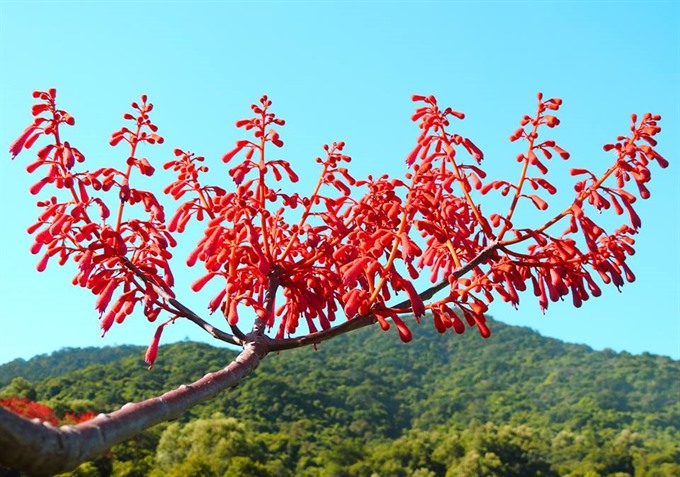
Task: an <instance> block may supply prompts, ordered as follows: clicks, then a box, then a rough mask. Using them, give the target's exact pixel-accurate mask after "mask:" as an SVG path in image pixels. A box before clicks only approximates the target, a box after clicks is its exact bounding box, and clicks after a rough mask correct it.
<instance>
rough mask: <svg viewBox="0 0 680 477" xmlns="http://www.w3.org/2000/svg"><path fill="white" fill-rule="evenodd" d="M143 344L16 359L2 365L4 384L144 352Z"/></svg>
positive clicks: (0, 376) (68, 350)
mask: <svg viewBox="0 0 680 477" xmlns="http://www.w3.org/2000/svg"><path fill="white" fill-rule="evenodd" d="M143 352H144V348H143V347H142V346H132V345H124V346H114V347H112V346H106V347H103V348H95V347H90V348H64V349H61V350H59V351H55V352H54V353H51V354H43V355H40V356H35V357H33V358H31V359H30V360H28V361H26V360H25V359H15V360H13V361H10V362H9V363H5V364H3V365H0V387H2V386H6V385H7V384H9V382H10V381H12V379H13V378H15V377H16V376H22V377H23V378H25V379H27V380H29V381H39V380H41V379H45V378H48V377H51V376H60V375H62V374H65V373H68V372H69V371H73V370H75V369H81V368H84V367H86V366H89V365H91V364H104V363H110V362H111V361H116V360H119V359H120V358H123V357H125V356H130V355H133V354H139V353H143Z"/></svg>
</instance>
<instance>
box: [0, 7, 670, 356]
mask: <svg viewBox="0 0 680 477" xmlns="http://www.w3.org/2000/svg"><path fill="white" fill-rule="evenodd" d="M0 5H1V10H0V22H1V23H0V25H1V31H0V41H1V44H0V102H1V104H0V145H2V148H3V151H6V150H7V147H8V145H9V144H10V142H11V141H12V140H13V139H14V138H15V137H16V136H17V135H18V134H19V133H20V132H21V131H22V130H23V128H24V127H25V126H26V125H27V124H28V123H29V122H30V120H31V117H30V114H29V111H30V106H31V104H32V98H31V96H30V95H31V91H33V90H34V89H46V88H49V87H56V88H58V91H59V95H58V99H59V104H60V105H61V106H62V107H64V108H66V109H67V110H68V111H69V112H71V113H72V114H73V115H74V116H75V118H76V127H75V128H70V130H69V131H68V133H67V134H68V137H67V139H68V140H69V141H70V142H71V143H72V144H74V145H76V146H77V147H78V148H80V149H81V150H82V151H83V152H84V153H85V155H86V157H88V160H90V161H91V163H92V166H91V167H95V165H99V164H104V163H106V164H108V163H116V162H117V163H118V164H122V162H123V161H124V159H125V157H124V154H125V151H124V150H123V149H122V148H120V149H112V148H111V147H109V146H108V138H109V136H110V134H111V132H113V131H114V130H116V129H117V128H119V127H120V125H121V124H122V122H121V121H122V120H121V115H122V113H123V112H125V111H127V109H128V106H129V103H130V102H131V101H132V100H135V99H137V98H138V97H139V95H140V94H141V93H147V94H148V95H149V97H150V98H151V101H152V102H153V103H154V104H155V106H156V108H155V110H154V112H153V114H154V116H153V118H154V121H155V123H156V124H158V125H159V127H160V133H161V134H162V135H163V136H164V137H165V139H166V142H165V144H164V145H163V146H161V147H155V148H149V149H147V150H145V151H144V154H145V155H146V156H147V157H149V158H150V160H151V161H152V163H154V164H156V165H158V166H160V165H161V164H162V163H163V162H165V161H166V160H168V158H169V157H170V156H171V153H172V149H173V148H175V147H181V148H185V149H190V150H192V151H195V152H197V153H199V154H202V155H205V156H206V157H208V159H209V161H211V162H212V163H213V164H214V165H215V167H219V163H220V161H219V158H220V157H221V154H223V153H224V152H225V151H227V150H228V149H230V148H231V146H232V144H233V142H234V140H235V139H236V138H237V136H236V133H235V131H234V128H233V123H234V121H235V120H237V119H240V118H242V117H247V114H248V112H249V109H248V107H249V105H250V103H251V102H253V101H255V100H257V98H259V96H260V95H261V94H263V93H266V94H268V95H269V96H270V97H271V98H272V99H273V100H274V107H275V111H276V112H277V113H278V114H279V115H280V116H281V117H284V118H285V119H286V120H287V121H288V123H287V126H286V127H285V128H284V130H283V131H282V136H283V139H284V140H285V141H286V147H285V148H284V150H283V153H282V154H283V156H284V157H285V158H286V159H288V160H289V161H291V162H293V163H294V165H295V166H296V167H298V168H299V169H301V170H302V171H303V172H304V173H305V175H306V177H310V178H311V177H312V175H313V172H314V166H315V164H314V162H313V159H314V157H316V155H318V154H319V153H320V152H321V145H322V144H324V143H326V142H330V141H333V140H344V141H346V143H347V145H348V146H347V151H348V152H349V153H350V154H351V155H352V156H353V157H354V163H353V167H354V171H355V174H356V175H357V176H365V175H366V174H369V173H374V174H379V173H382V172H388V173H390V174H391V175H397V176H398V175H401V174H403V172H404V157H405V155H406V154H407V153H408V151H409V150H410V149H411V148H412V147H413V145H414V140H415V137H416V135H417V130H416V128H415V126H414V125H413V124H412V123H411V122H410V120H409V116H410V114H411V112H412V109H413V104H412V103H411V102H410V99H409V98H410V95H411V94H413V93H418V94H435V95H436V96H437V97H438V98H439V101H440V103H441V104H443V105H450V106H452V107H454V108H455V109H457V110H461V111H464V112H465V113H466V114H467V119H466V120H465V121H464V122H462V123H460V130H461V132H462V133H463V134H465V135H467V136H470V137H471V138H472V139H473V140H474V141H475V142H476V143H477V144H478V145H479V146H480V147H481V148H482V149H483V150H484V151H485V153H486V168H487V170H488V171H490V173H491V175H492V176H494V177H497V178H499V177H506V178H507V177H510V178H513V177H516V176H517V174H518V171H517V169H516V163H515V161H514V157H515V155H516V154H517V152H518V150H517V148H516V145H512V144H510V143H509V142H508V140H507V138H508V136H509V135H510V133H512V131H514V129H515V128H516V127H517V124H518V121H519V120H520V118H521V117H522V115H523V114H525V113H531V112H533V111H534V108H535V95H536V93H537V92H538V91H543V92H544V93H545V94H546V95H548V96H557V97H561V98H563V100H564V107H563V109H562V111H561V114H560V118H561V119H562V125H561V126H560V127H559V128H558V130H557V131H555V137H556V138H557V139H558V140H559V143H560V144H561V145H562V146H563V147H565V148H566V149H567V150H569V151H570V152H571V153H572V159H571V160H570V162H569V163H568V164H566V165H563V164H558V163H555V164H554V172H555V175H552V176H551V179H552V180H554V182H555V184H556V185H557V186H558V187H559V188H560V190H561V191H562V192H565V193H567V194H568V193H569V191H570V190H571V184H572V181H571V179H570V178H569V177H567V176H562V178H560V177H559V173H560V172H561V173H565V172H566V171H567V170H568V168H569V167H581V166H585V167H590V168H593V169H596V170H597V169H598V168H600V169H599V170H601V168H603V167H605V164H606V161H607V160H608V159H610V156H607V155H606V154H604V153H603V152H602V148H601V147H602V144H604V143H606V142H611V141H612V140H613V139H614V138H615V136H616V135H618V134H621V133H626V132H627V131H628V127H629V117H630V114H631V113H633V112H637V113H644V112H646V111H651V112H653V113H657V114H661V115H662V116H663V121H662V126H663V128H664V131H663V133H662V134H661V135H660V146H659V151H660V152H661V153H662V154H664V155H665V156H666V157H667V158H668V159H669V160H670V161H671V166H670V167H669V168H668V169H667V170H665V171H660V170H659V169H658V168H657V167H653V168H652V171H653V174H654V176H655V177H654V180H653V183H652V186H651V190H652V198H651V200H649V201H647V202H645V203H642V204H640V205H639V209H638V210H639V212H640V214H641V216H642V217H643V227H642V230H641V234H640V235H639V236H638V243H637V250H638V253H637V254H636V255H635V256H634V257H633V258H632V259H631V261H630V263H631V266H632V268H633V270H634V271H635V273H636V274H637V277H638V280H637V281H636V282H635V283H634V284H630V285H626V286H625V287H624V288H623V290H622V292H621V293H619V292H617V290H616V289H615V288H611V289H606V290H605V293H604V295H603V296H602V297H600V298H599V299H595V300H590V301H588V302H586V303H585V305H584V306H583V307H582V308H581V309H578V310H576V309H574V308H572V307H571V305H570V304H569V303H568V302H565V303H564V304H556V305H551V308H550V309H549V311H548V313H546V314H545V316H543V315H542V314H541V312H540V311H539V309H538V306H537V304H536V303H535V301H534V300H533V299H532V297H530V296H526V297H525V298H524V301H523V304H522V305H521V306H520V309H519V311H515V310H513V309H512V308H511V307H509V306H505V305H503V304H501V303H498V304H494V306H493V307H492V309H491V313H492V315H493V316H494V317H495V318H497V319H499V320H502V321H506V322H509V323H514V324H522V325H526V326H529V327H532V328H535V329H537V330H539V331H540V332H541V333H543V334H544V335H547V336H553V337H557V338H560V339H562V340H565V341H569V342H575V343H585V344H588V345H590V346H592V347H594V348H595V349H603V348H612V349H614V350H617V351H621V350H626V351H629V352H632V353H640V352H645V351H646V352H651V353H656V354H663V355H669V356H672V357H674V358H676V359H678V358H680V306H679V298H678V296H679V295H680V290H679V283H680V278H679V273H680V254H679V251H680V250H679V249H680V245H679V244H680V233H679V230H680V229H679V225H678V224H679V223H680V216H679V210H680V196H679V192H678V189H679V185H680V181H679V180H678V179H679V176H678V170H680V169H679V167H680V163H679V152H680V147H679V137H680V134H679V133H680V127H679V123H678V121H679V118H680V100H679V96H680V95H679V86H678V85H680V74H679V73H680V59H679V56H680V53H679V45H680V36H679V31H680V28H679V22H680V20H679V17H680V10H679V3H678V2H677V1H669V2H657V1H641V2H626V1H618V2H591V1H589V2H549V1H543V2H510V1H508V2H482V1H476V2H443V1H440V2H397V1H391V2H369V1H363V2H257V1H249V2H226V1H225V2H217V1H214V2H200V1H194V2H168V1H163V2H143V1H140V2H123V1H119V2H100V1H87V2H75V1H73V2H59V1H49V2H32V1H28V0H22V1H6V0H2V1H1V3H0ZM30 159H31V156H30V155H23V156H20V159H19V160H18V161H16V162H11V161H10V160H9V154H8V153H7V152H3V153H1V154H0V223H1V224H2V225H1V229H0V363H3V362H6V361H9V360H12V359H14V358H17V357H22V358H29V357H31V356H33V355H35V354H38V353H46V352H51V351H53V350H56V349H59V348H62V347H65V346H87V345H106V344H110V345H113V344H123V343H135V344H147V343H148V342H149V340H150V338H151V336H152V334H153V331H154V329H155V326H154V325H152V324H149V323H147V322H146V320H145V319H144V317H143V316H135V317H132V318H130V319H128V321H127V322H126V323H125V324H123V325H121V326H114V327H113V329H112V330H111V331H110V333H109V334H108V335H107V336H106V337H105V338H103V339H102V338H101V337H100V332H99V325H98V321H97V314H96V312H95V311H94V309H93V304H94V297H93V296H92V295H91V294H90V293H89V292H87V291H86V290H83V289H79V288H75V287H73V286H72V285H70V279H71V277H72V275H73V274H74V271H73V267H72V266H70V267H67V268H66V269H60V268H59V267H57V266H53V265H50V267H48V270H47V271H46V272H45V273H42V274H39V273H37V272H36V271H35V262H36V257H34V256H32V255H30V253H29V251H28V247H29V245H30V238H29V237H28V235H27V234H26V233H25V230H26V227H27V226H28V225H29V224H30V223H32V222H33V220H34V217H35V215H36V209H35V207H34V202H35V199H34V198H33V197H31V196H29V194H28V192H27V188H28V186H29V185H30V184H31V183H32V182H33V181H34V179H32V178H31V177H29V176H28V175H27V174H26V173H25V170H24V167H25V165H26V164H27V162H28V161H29V160H30ZM156 180H157V182H156V183H157V185H158V187H159V188H160V187H162V184H164V183H166V182H167V180H168V176H163V175H162V174H159V175H158V177H157V179H156ZM299 187H300V192H304V191H305V190H306V189H305V188H309V187H310V184H309V181H303V182H302V183H301V184H300V185H299ZM494 207H500V210H505V209H506V207H507V206H506V205H501V204H500V203H495V202H491V203H489V205H488V206H487V209H486V210H491V209H493V208H494ZM553 210H556V208H555V209H553ZM185 251H186V249H182V250H179V251H178V260H177V263H176V266H177V267H176V271H175V274H176V275H178V276H179V278H180V280H179V284H178V287H177V293H178V295H179V296H180V297H181V298H182V299H183V300H184V301H185V302H186V303H187V304H188V305H189V306H191V307H192V308H194V309H195V310H196V311H200V312H202V311H203V310H204V309H205V306H206V304H207V301H208V299H209V297H206V296H193V295H192V294H191V293H190V292H188V291H187V289H186V287H187V284H188V283H190V282H191V281H193V280H194V279H195V278H196V277H197V276H198V274H199V273H200V270H191V269H190V270H185V269H183V268H182V263H183V260H184V257H183V254H184V253H185ZM194 328H195V327H194V326H193V325H191V324H190V323H178V324H176V325H175V326H173V327H171V328H170V330H168V332H167V333H166V335H165V339H164V341H165V342H168V341H172V340H177V339H183V338H184V337H190V338H191V339H207V338H209V337H207V335H206V336H205V338H204V337H203V334H202V333H201V332H200V331H199V330H195V329H194ZM471 331H472V330H471ZM472 332H474V331H472ZM451 339H456V337H455V336H454V335H451ZM491 339H493V337H492V338H491Z"/></svg>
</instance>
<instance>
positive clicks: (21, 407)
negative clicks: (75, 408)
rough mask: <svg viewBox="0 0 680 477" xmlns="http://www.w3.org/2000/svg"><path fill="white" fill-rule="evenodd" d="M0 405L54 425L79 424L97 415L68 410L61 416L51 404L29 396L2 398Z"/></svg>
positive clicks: (91, 412) (90, 412)
mask: <svg viewBox="0 0 680 477" xmlns="http://www.w3.org/2000/svg"><path fill="white" fill-rule="evenodd" d="M0 406H3V407H4V408H6V409H9V410H10V411H12V412H14V413H16V414H19V415H21V416H24V417H27V418H29V419H39V420H40V421H42V422H47V423H50V424H52V425H53V426H56V425H63V424H78V423H79V422H85V421H89V420H90V419H92V418H93V417H94V416H95V413H94V412H93V411H88V412H86V413H84V414H76V413H73V412H66V413H65V414H64V416H63V417H61V418H59V417H57V416H56V415H55V413H54V411H53V410H52V408H50V407H49V406H46V405H45V404H40V403H38V402H34V401H31V400H30V399H27V398H9V399H0Z"/></svg>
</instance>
